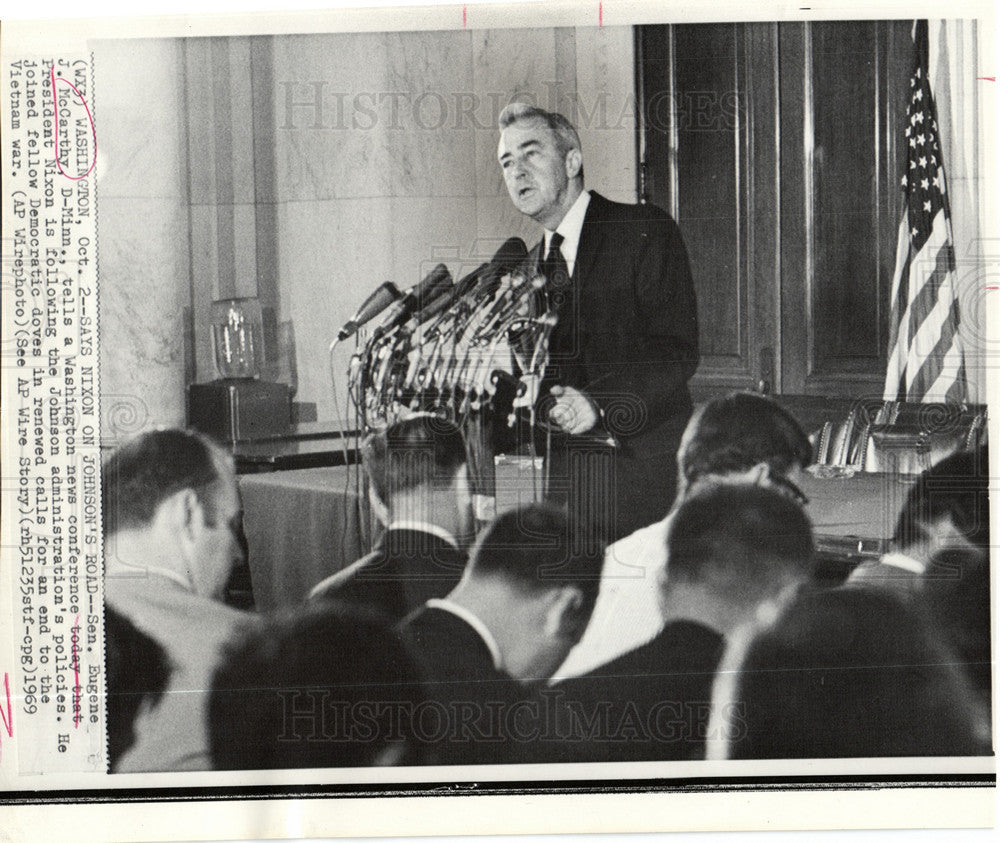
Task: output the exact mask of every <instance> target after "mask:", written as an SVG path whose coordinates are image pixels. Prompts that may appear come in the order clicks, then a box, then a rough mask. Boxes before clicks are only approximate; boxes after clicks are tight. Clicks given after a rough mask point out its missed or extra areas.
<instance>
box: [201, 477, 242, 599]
mask: <svg viewBox="0 0 1000 843" xmlns="http://www.w3.org/2000/svg"><path fill="white" fill-rule="evenodd" d="M208 494H213V495H214V496H215V512H214V517H212V516H209V514H208V512H207V511H206V510H203V513H204V518H203V522H202V524H201V525H200V530H199V534H198V539H197V551H196V553H197V562H196V563H195V564H194V565H192V570H191V577H192V579H193V580H194V584H195V589H196V590H197V592H198V593H199V594H203V595H204V596H206V597H211V598H220V597H222V595H223V593H224V591H225V588H226V584H227V583H228V582H229V577H230V576H231V575H232V572H233V568H234V567H235V566H236V565H239V564H241V563H242V562H243V561H244V559H245V558H246V545H245V539H244V537H243V505H242V502H241V501H240V495H239V490H238V487H237V485H236V478H235V476H234V475H233V473H232V470H231V469H228V468H227V469H226V470H225V471H223V472H222V473H221V476H220V480H219V482H218V483H216V484H215V488H214V489H213V490H210V491H209V492H208Z"/></svg>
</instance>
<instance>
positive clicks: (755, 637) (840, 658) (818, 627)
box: [716, 586, 990, 758]
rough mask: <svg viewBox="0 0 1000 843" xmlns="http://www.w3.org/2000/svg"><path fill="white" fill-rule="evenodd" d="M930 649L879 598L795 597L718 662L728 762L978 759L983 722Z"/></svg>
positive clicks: (945, 662)
mask: <svg viewBox="0 0 1000 843" xmlns="http://www.w3.org/2000/svg"><path fill="white" fill-rule="evenodd" d="M936 638H937V636H936V635H935V634H934V633H933V632H932V631H931V629H930V628H929V627H928V625H927V624H926V623H925V622H924V621H923V619H922V617H921V616H920V615H918V614H917V613H916V612H914V611H913V610H911V609H909V608H907V607H906V606H904V605H903V604H902V603H901V602H900V601H899V600H897V599H896V598H895V597H894V596H893V595H891V594H889V593H888V592H884V591H882V590H880V589H871V588H860V587H856V586H844V587H841V588H837V589H832V590H824V591H813V592H803V593H801V594H800V595H799V596H798V597H797V599H795V600H794V601H792V602H791V603H790V604H789V605H787V606H786V607H785V608H784V609H783V610H782V611H781V612H780V613H779V614H778V616H777V617H776V619H775V620H774V621H773V622H772V623H771V624H769V625H767V626H764V627H762V628H760V629H758V630H757V631H756V633H754V632H750V633H749V634H748V637H747V638H745V639H744V640H742V641H741V640H739V639H737V640H736V641H734V642H733V643H732V644H731V645H730V650H729V652H728V654H727V657H726V658H724V660H723V671H722V672H720V674H719V679H718V680H717V686H716V688H717V691H718V689H719V687H720V685H721V686H723V687H724V686H725V685H726V684H727V683H729V682H731V683H732V686H733V691H734V693H733V695H732V698H729V697H727V696H726V695H725V694H722V695H721V697H722V698H719V695H718V694H717V700H716V701H717V702H718V703H721V704H722V705H723V707H725V708H728V709H729V724H728V732H729V734H728V736H727V737H728V738H729V757H730V758H836V757H844V758H853V757H859V756H908V755H912V756H922V755H977V754H982V753H988V752H989V751H990V750H989V741H988V739H986V736H985V731H984V730H985V729H987V728H988V720H987V718H986V716H985V712H984V711H983V710H982V709H981V708H980V707H979V705H978V704H977V702H976V700H975V698H974V697H973V696H972V694H971V693H970V691H969V689H968V686H967V685H966V683H965V681H964V678H963V677H962V676H961V675H960V674H959V672H958V671H957V670H956V669H955V667H954V665H953V664H951V661H952V658H951V656H950V654H949V653H948V652H947V651H946V650H945V649H944V647H943V646H942V645H941V644H940V643H939V642H938V641H937V640H936ZM727 668H730V669H732V668H735V669H736V671H737V672H736V673H735V675H734V674H732V673H728V672H727Z"/></svg>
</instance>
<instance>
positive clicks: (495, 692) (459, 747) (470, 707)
mask: <svg viewBox="0 0 1000 843" xmlns="http://www.w3.org/2000/svg"><path fill="white" fill-rule="evenodd" d="M397 628H398V630H399V633H400V636H401V637H402V639H403V641H404V643H405V644H406V646H407V648H408V649H409V650H410V653H411V654H412V656H413V658H414V661H415V662H416V663H417V664H418V665H419V666H420V669H421V671H422V673H423V675H424V676H425V678H426V680H427V688H428V694H429V697H430V700H431V702H432V703H433V705H434V707H435V710H436V711H437V715H438V717H439V718H440V721H439V722H431V721H432V718H428V722H427V723H425V724H424V726H425V728H426V730H427V732H426V734H425V737H426V739H427V740H428V741H429V742H430V743H432V744H434V746H435V749H436V759H435V763H441V764H502V763H507V762H510V761H511V760H513V758H512V757H511V754H510V753H511V751H512V749H516V745H513V744H512V742H511V735H510V728H511V724H512V723H513V721H514V718H516V717H517V716H518V715H519V714H520V713H521V712H519V711H518V710H517V708H516V706H517V705H518V704H519V702H520V701H522V700H525V699H526V698H527V696H528V693H527V691H526V690H525V689H524V688H523V687H522V686H521V684H520V683H519V682H517V681H516V680H515V679H513V678H512V677H511V676H510V675H509V674H507V673H504V672H503V671H501V670H497V668H496V667H495V666H494V665H493V658H492V656H491V655H490V651H489V648H488V647H487V646H486V642H485V641H483V639H482V637H481V636H480V635H479V633H478V632H477V631H476V630H475V629H473V628H472V627H471V626H470V625H469V624H468V623H466V621H465V620H463V619H462V618H460V617H458V616H457V615H454V614H452V613H451V612H448V611H446V610H444V609H438V608H434V607H429V606H425V607H423V608H421V609H418V610H417V611H416V612H414V613H413V614H411V615H409V616H408V617H407V618H405V619H404V620H403V622H402V623H400V624H399V626H398V627H397Z"/></svg>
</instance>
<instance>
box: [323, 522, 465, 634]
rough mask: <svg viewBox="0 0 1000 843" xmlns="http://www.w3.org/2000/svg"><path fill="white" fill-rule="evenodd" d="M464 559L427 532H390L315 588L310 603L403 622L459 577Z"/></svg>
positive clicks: (456, 581) (453, 585) (440, 594)
mask: <svg viewBox="0 0 1000 843" xmlns="http://www.w3.org/2000/svg"><path fill="white" fill-rule="evenodd" d="M465 561H466V555H465V553H464V552H462V551H460V550H457V549H456V548H454V547H452V546H451V545H450V544H448V542H446V541H445V540H444V539H442V538H440V537H439V536H435V535H434V534H432V533H424V532H421V531H418V530H389V531H388V532H387V533H386V534H385V535H384V536H383V537H382V539H381V540H380V541H379V543H378V546H377V547H376V548H375V550H373V551H372V552H371V553H369V554H368V555H367V556H364V557H362V558H361V559H359V560H358V561H357V562H355V563H354V564H353V565H351V566H350V567H348V568H345V569H344V570H343V571H340V572H338V573H337V574H334V575H333V576H332V577H330V578H329V579H327V580H325V581H324V582H323V583H320V585H319V586H317V588H318V589H319V593H316V594H314V595H313V598H312V599H314V600H315V599H333V600H343V601H346V602H348V603H353V604H354V605H358V606H364V607H365V608H367V609H372V610H374V611H377V612H380V613H381V614H383V615H385V616H386V617H387V618H388V619H389V620H390V621H391V622H393V623H395V622H396V621H400V620H402V619H403V618H404V617H405V616H406V615H408V614H409V613H410V612H412V611H413V610H415V609H417V608H419V607H420V606H423V605H424V603H426V602H427V601H428V600H430V599H431V598H432V597H444V596H445V595H446V594H448V592H450V591H451V590H452V589H453V588H454V587H455V586H456V585H458V581H459V579H461V577H462V571H463V570H464V569H465Z"/></svg>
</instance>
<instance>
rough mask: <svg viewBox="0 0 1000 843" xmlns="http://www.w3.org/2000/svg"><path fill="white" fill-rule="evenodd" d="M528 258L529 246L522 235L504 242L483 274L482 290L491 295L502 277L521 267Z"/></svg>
mask: <svg viewBox="0 0 1000 843" xmlns="http://www.w3.org/2000/svg"><path fill="white" fill-rule="evenodd" d="M527 259H528V247H527V246H525V245H524V241H523V240H522V239H521V238H520V237H511V238H510V239H509V240H508V241H507V242H506V243H504V244H503V245H502V246H501V247H500V248H499V249H497V253H496V254H495V255H494V256H493V260H491V261H490V265H489V266H488V267H487V268H486V271H485V272H484V273H483V275H482V281H481V282H480V285H479V287H480V290H482V291H483V292H487V293H489V294H490V295H493V293H495V292H496V290H497V287H498V286H499V285H500V279H501V278H503V277H504V276H505V275H506V274H507V273H509V272H511V271H512V270H514V269H516V268H517V267H519V266H520V265H521V264H522V263H524V262H525V261H526V260H527Z"/></svg>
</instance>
